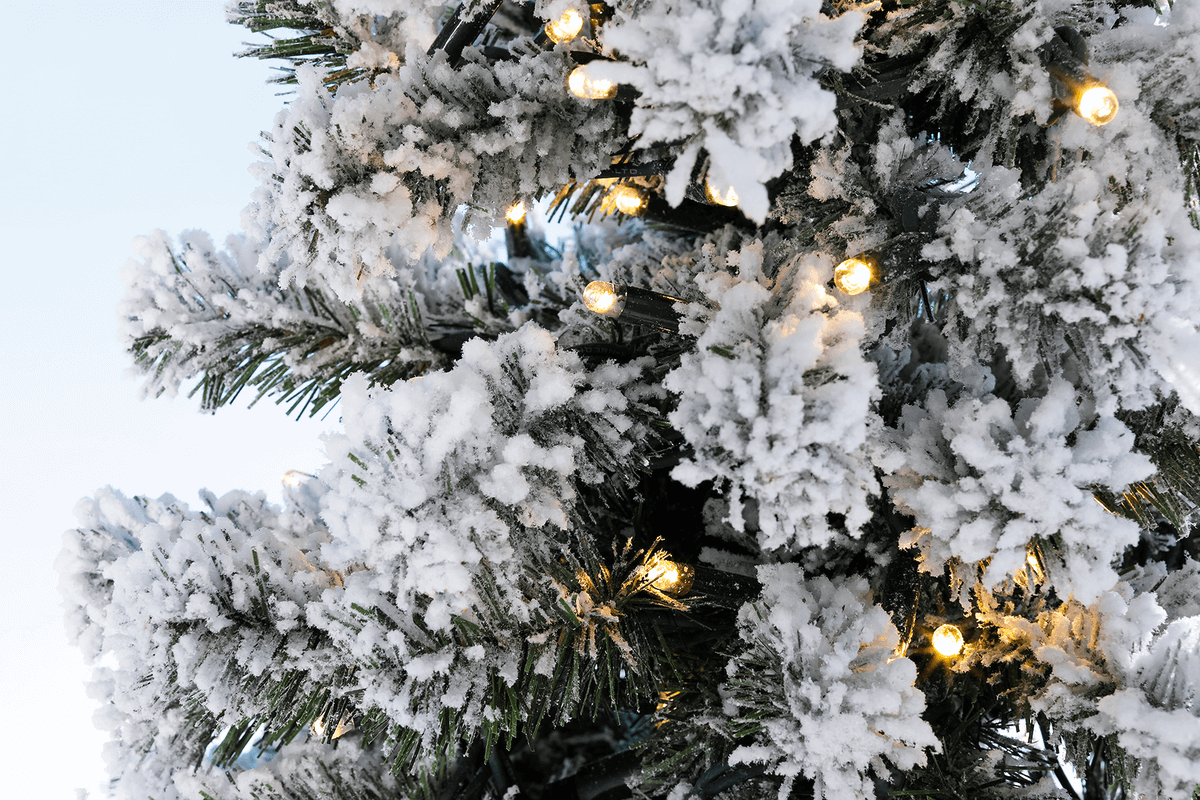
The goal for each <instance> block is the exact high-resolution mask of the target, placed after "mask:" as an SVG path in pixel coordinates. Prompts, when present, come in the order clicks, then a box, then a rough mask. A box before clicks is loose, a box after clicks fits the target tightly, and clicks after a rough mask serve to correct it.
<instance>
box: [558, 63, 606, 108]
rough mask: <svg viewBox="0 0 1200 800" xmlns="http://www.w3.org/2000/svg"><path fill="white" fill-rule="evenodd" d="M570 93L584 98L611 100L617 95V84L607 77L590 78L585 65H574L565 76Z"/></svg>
mask: <svg viewBox="0 0 1200 800" xmlns="http://www.w3.org/2000/svg"><path fill="white" fill-rule="evenodd" d="M567 88H568V89H570V90H571V94H573V95H575V96H576V97H580V98H582V99H584V100H611V99H612V98H614V97H616V96H617V84H615V83H613V82H612V81H610V80H609V79H608V78H592V77H591V76H590V75H588V70H587V67H586V66H583V67H576V68H575V69H573V70H571V74H570V75H568V76H567Z"/></svg>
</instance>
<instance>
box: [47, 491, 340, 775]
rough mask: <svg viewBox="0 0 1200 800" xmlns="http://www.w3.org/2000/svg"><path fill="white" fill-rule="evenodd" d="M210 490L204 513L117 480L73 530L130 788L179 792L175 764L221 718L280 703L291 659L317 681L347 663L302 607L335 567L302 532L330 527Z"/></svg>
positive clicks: (313, 535) (85, 625)
mask: <svg viewBox="0 0 1200 800" xmlns="http://www.w3.org/2000/svg"><path fill="white" fill-rule="evenodd" d="M203 494H204V497H205V500H206V502H207V503H208V504H209V510H208V511H207V512H193V511H191V510H190V509H188V507H187V506H186V505H184V504H182V503H178V502H177V501H175V499H174V498H173V497H171V496H170V495H164V496H163V497H161V498H159V499H158V500H148V499H146V498H133V499H129V498H126V497H124V496H123V495H121V494H120V493H118V492H115V491H113V490H111V489H103V490H101V491H99V492H97V494H96V497H95V498H94V499H90V500H84V501H82V502H81V503H80V505H79V506H78V508H77V509H76V513H77V516H78V518H79V521H80V523H81V527H80V528H78V529H76V530H73V531H69V532H68V533H67V534H66V536H65V545H66V546H65V548H64V555H63V556H62V557H61V558H60V559H59V563H58V566H59V570H60V573H61V576H62V578H61V586H62V591H63V594H64V597H65V598H66V601H67V609H68V611H67V613H68V620H69V621H70V622H71V625H72V633H73V634H74V636H76V637H77V639H78V641H79V642H80V643H81V644H82V645H84V648H85V651H84V652H85V656H86V657H87V658H88V659H89V660H90V661H91V663H92V664H93V666H94V672H93V679H92V682H91V684H90V693H91V694H92V696H93V697H94V698H96V699H98V700H101V701H102V706H101V709H100V711H99V712H97V714H96V717H95V719H96V723H97V725H98V726H99V727H100V728H101V729H103V730H108V731H109V732H110V734H111V736H112V739H113V740H112V741H111V742H110V743H109V745H108V746H107V748H106V756H105V757H106V761H107V762H108V768H109V771H110V773H111V774H112V777H113V778H114V780H115V781H116V783H115V787H116V788H115V789H114V794H115V796H116V797H121V798H124V797H130V798H133V797H146V796H148V795H154V796H168V797H169V796H171V793H170V791H169V790H168V789H167V788H166V787H167V786H169V784H170V781H171V777H172V774H173V772H174V771H175V770H177V769H180V768H181V767H182V765H186V764H195V763H198V760H199V758H200V756H201V755H202V754H203V752H204V749H205V747H206V746H207V745H208V744H209V741H210V740H211V738H212V737H213V736H214V735H215V734H216V733H217V730H218V729H219V728H220V727H223V726H227V725H230V724H233V723H235V722H238V721H239V720H242V719H245V718H247V717H253V716H255V715H262V714H265V713H269V708H268V702H269V701H268V697H269V695H270V691H269V690H270V689H271V688H272V685H273V682H274V681H275V679H276V677H277V673H282V672H284V670H283V669H280V667H281V666H284V665H286V667H287V668H289V669H292V670H296V671H298V673H300V674H301V675H303V676H307V679H308V680H309V681H311V682H310V683H309V684H308V685H309V686H310V687H313V688H315V687H316V686H318V685H323V684H325V683H327V682H328V681H329V679H330V677H331V671H332V668H333V666H332V665H333V664H334V663H335V662H336V655H335V654H333V653H331V652H330V651H329V650H328V649H327V648H323V647H322V646H321V638H320V636H319V635H318V636H317V637H316V638H314V631H313V630H312V629H311V628H309V627H308V626H307V625H306V624H305V622H304V615H303V611H302V609H303V608H304V606H305V605H306V604H307V603H308V602H310V601H312V600H314V599H316V598H317V597H318V596H319V595H320V593H321V591H322V590H324V589H325V588H327V587H329V586H330V585H331V584H332V580H333V579H332V577H331V575H330V573H328V572H325V571H323V570H318V569H316V568H314V567H313V566H312V565H310V564H309V562H308V561H307V559H306V557H305V554H304V552H303V551H301V550H300V549H298V548H297V547H296V546H295V545H294V544H290V542H304V543H313V542H319V541H320V540H321V539H323V538H324V535H323V527H322V526H321V525H320V524H319V523H318V522H316V521H315V519H314V518H313V517H312V516H311V514H309V513H306V512H305V511H304V510H303V509H300V508H292V509H289V510H280V509H278V508H276V507H274V506H270V505H268V504H267V503H266V502H265V501H264V499H263V496H262V495H261V494H258V495H250V494H246V493H245V492H230V493H228V494H226V495H224V496H223V497H221V498H217V497H215V496H213V495H211V494H210V493H203ZM102 656H105V659H104V660H103V661H102V660H101V657H102ZM109 658H111V659H112V661H111V663H110V662H109V661H108V659H109ZM197 699H199V700H200V702H199V704H196V705H194V703H195V702H196V700H197ZM160 792H163V793H165V794H161V795H160ZM182 796H192V795H182Z"/></svg>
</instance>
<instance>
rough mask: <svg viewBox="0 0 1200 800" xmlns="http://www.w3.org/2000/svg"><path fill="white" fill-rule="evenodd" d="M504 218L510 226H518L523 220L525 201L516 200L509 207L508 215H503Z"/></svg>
mask: <svg viewBox="0 0 1200 800" xmlns="http://www.w3.org/2000/svg"><path fill="white" fill-rule="evenodd" d="M504 217H505V218H506V219H507V220H508V221H509V223H510V224H512V225H520V224H521V222H522V221H524V219H525V201H524V200H518V201H517V202H515V203H513V204H512V206H511V207H509V209H508V213H507V214H505V215H504Z"/></svg>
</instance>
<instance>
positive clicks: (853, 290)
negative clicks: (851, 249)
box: [833, 255, 875, 295]
mask: <svg viewBox="0 0 1200 800" xmlns="http://www.w3.org/2000/svg"><path fill="white" fill-rule="evenodd" d="M874 273H875V263H874V260H873V259H872V258H870V257H869V256H861V255H860V256H854V257H853V258H847V259H846V260H845V261H843V262H842V263H840V264H838V265H837V269H835V270H834V271H833V285H834V286H836V287H837V288H838V289H840V290H841V291H842V292H844V293H845V294H848V295H856V294H862V293H863V292H865V291H866V290H867V289H868V287H870V285H871V280H872V278H874Z"/></svg>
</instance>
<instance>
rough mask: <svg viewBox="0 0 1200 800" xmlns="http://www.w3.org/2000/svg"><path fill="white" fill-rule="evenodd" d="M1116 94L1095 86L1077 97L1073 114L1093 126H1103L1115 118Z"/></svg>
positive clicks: (1118, 106)
mask: <svg viewBox="0 0 1200 800" xmlns="http://www.w3.org/2000/svg"><path fill="white" fill-rule="evenodd" d="M1118 108H1120V104H1119V103H1118V102H1117V94H1116V92H1114V91H1113V90H1112V89H1110V88H1108V87H1107V86H1101V85H1100V84H1096V85H1095V86H1092V87H1089V88H1088V89H1086V90H1084V92H1083V94H1081V95H1079V102H1078V104H1077V105H1076V106H1075V112H1076V113H1077V114H1079V116H1081V117H1083V118H1084V119H1086V120H1087V121H1088V122H1090V123H1092V124H1093V125H1105V124H1107V123H1109V122H1112V121H1113V117H1115V116H1117V109H1118Z"/></svg>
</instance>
